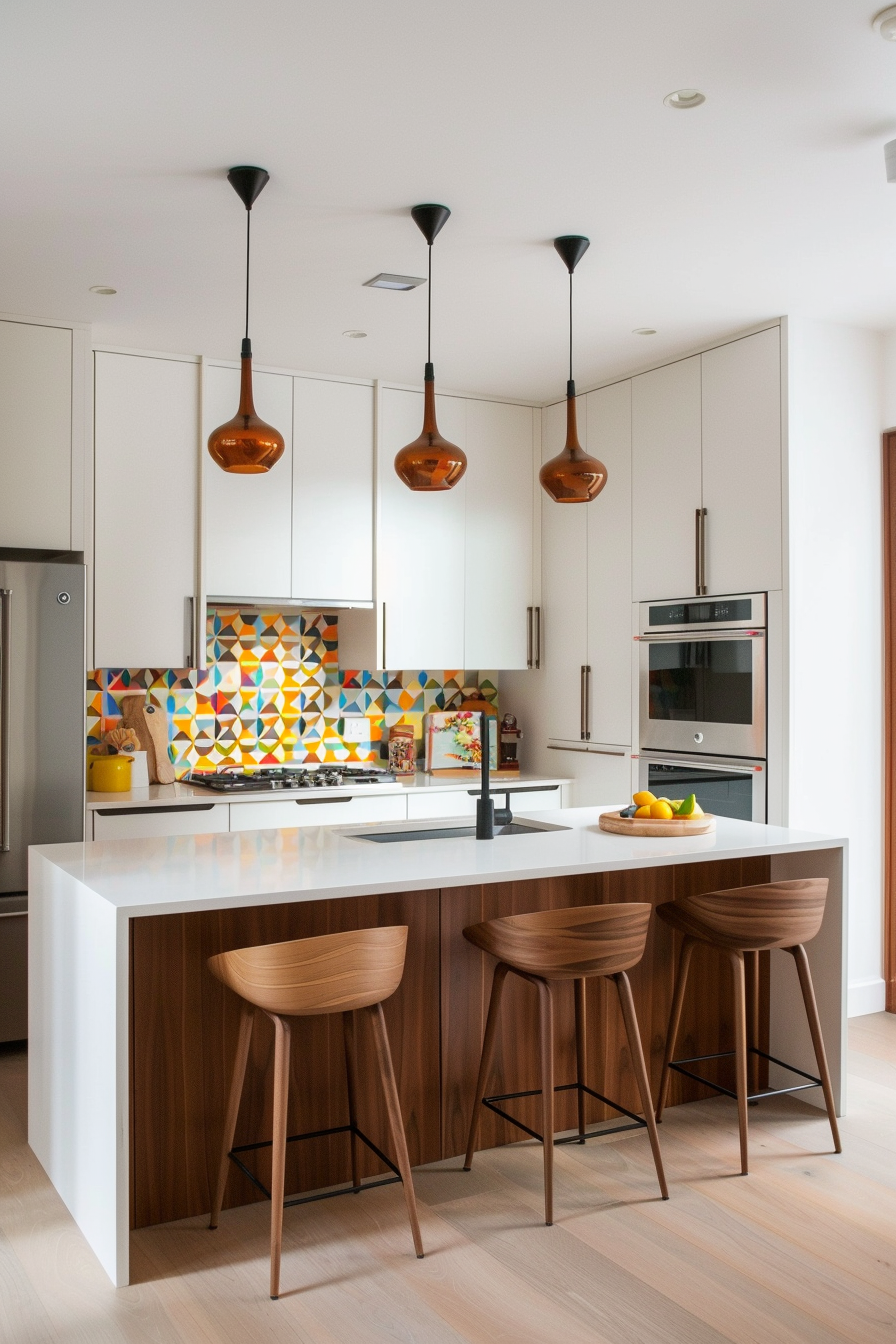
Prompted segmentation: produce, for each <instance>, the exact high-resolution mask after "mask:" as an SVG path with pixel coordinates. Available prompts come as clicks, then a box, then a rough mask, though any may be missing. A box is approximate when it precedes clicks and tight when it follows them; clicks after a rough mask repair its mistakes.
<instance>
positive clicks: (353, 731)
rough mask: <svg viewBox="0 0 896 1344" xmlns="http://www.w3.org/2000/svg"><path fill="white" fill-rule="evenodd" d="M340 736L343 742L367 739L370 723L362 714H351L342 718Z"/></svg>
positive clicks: (365, 740)
mask: <svg viewBox="0 0 896 1344" xmlns="http://www.w3.org/2000/svg"><path fill="white" fill-rule="evenodd" d="M342 738H343V741H344V742H367V741H369V739H370V725H369V724H368V722H367V720H366V718H365V717H364V715H363V714H353V715H351V716H347V717H346V718H344V719H343V720H342Z"/></svg>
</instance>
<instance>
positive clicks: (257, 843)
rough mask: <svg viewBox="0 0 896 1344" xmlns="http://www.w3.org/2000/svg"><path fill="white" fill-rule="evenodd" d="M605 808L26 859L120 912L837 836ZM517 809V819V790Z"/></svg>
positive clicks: (558, 872) (593, 865) (92, 847)
mask: <svg viewBox="0 0 896 1344" xmlns="http://www.w3.org/2000/svg"><path fill="white" fill-rule="evenodd" d="M617 806H618V805H617ZM607 810H609V807H608V806H604V807H580V808H567V809H563V810H558V811H552V812H538V813H537V815H536V816H535V817H533V818H532V824H533V825H539V826H542V825H547V826H556V827H563V828H565V829H562V830H547V829H546V830H539V831H537V832H536V833H535V834H532V835H511V836H497V837H496V838H495V839H494V840H491V841H487V840H476V839H475V838H472V837H470V838H451V839H445V840H415V841H413V842H410V843H398V844H383V843H376V842H372V841H369V840H364V839H362V838H361V837H362V836H363V835H364V834H365V833H368V834H369V833H370V832H383V831H388V832H395V831H399V830H408V831H414V830H420V829H423V828H425V829H427V830H432V829H435V828H436V827H449V828H450V827H454V826H458V825H464V824H467V823H466V822H464V821H461V820H459V819H455V820H451V821H440V822H429V823H422V822H395V823H391V824H389V823H378V824H368V825H355V826H311V827H301V828H293V829H288V830H259V831H242V832H227V833H224V834H220V835H190V836H171V837H162V838H154V839H146V840H107V841H97V842H93V843H76V844H66V845H42V846H37V847H35V848H33V849H32V850H31V855H32V866H34V865H35V863H37V862H38V861H39V860H42V859H46V860H48V861H49V862H50V863H52V864H53V865H55V866H56V867H57V868H60V869H62V870H63V871H64V872H65V873H67V874H68V875H69V876H70V877H72V878H74V879H75V880H76V881H78V882H79V883H81V884H82V885H83V886H84V887H86V888H88V889H89V890H90V891H91V892H93V893H95V895H96V896H98V897H99V898H100V899H101V900H102V901H103V902H104V903H106V904H108V905H109V906H112V907H114V908H115V909H116V910H118V911H119V912H120V913H121V914H122V915H123V916H124V917H125V918H133V917H138V916H142V915H161V914H178V913H184V912H186V911H191V910H208V909H226V908H228V907H233V906H247V905H253V904H261V903H265V904H275V903H277V902H286V901H311V900H321V899H326V898H331V899H338V898H340V897H346V896H370V895H380V894H382V893H385V892H390V891H415V890H426V889H428V888H432V887H440V886H442V887H449V886H450V887H459V886H473V885H476V884H478V883H481V882H522V881H527V880H530V879H533V878H548V877H566V876H571V875H574V874H580V873H602V872H611V871H613V870H617V869H623V868H650V867H653V866H655V865H667V864H677V863H693V862H699V861H700V860H719V859H739V858H746V857H750V856H752V855H760V854H762V855H765V854H768V855H772V854H781V855H783V854H788V853H792V852H805V851H807V850H815V849H818V850H827V849H832V848H835V847H840V846H841V845H844V844H845V841H844V840H842V839H831V838H829V837H827V836H821V835H815V834H813V833H812V832H809V831H795V830H789V829H787V828H785V827H782V826H761V825H758V824H757V823H755V822H750V821H735V820H732V819H730V818H727V817H719V818H717V821H716V830H715V831H714V832H711V833H710V834H708V835H697V836H690V837H687V838H681V839H677V838H676V839H672V840H663V839H652V838H647V839H639V838H637V837H634V836H632V837H629V836H621V835H611V834H608V833H607V832H605V831H601V830H600V829H599V828H598V817H599V815H600V813H601V812H603V811H607ZM514 816H515V817H516V819H517V820H523V819H525V816H526V814H525V804H524V803H523V801H522V799H520V806H519V809H518V811H515V812H514Z"/></svg>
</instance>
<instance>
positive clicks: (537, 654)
mask: <svg viewBox="0 0 896 1344" xmlns="http://www.w3.org/2000/svg"><path fill="white" fill-rule="evenodd" d="M540 667H541V607H536V608H535V671H536V672H537V671H538V670H539V669H540Z"/></svg>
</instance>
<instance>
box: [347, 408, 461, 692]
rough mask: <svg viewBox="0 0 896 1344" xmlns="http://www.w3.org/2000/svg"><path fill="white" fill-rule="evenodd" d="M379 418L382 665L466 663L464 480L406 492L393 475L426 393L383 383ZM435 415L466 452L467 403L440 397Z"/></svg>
mask: <svg viewBox="0 0 896 1344" xmlns="http://www.w3.org/2000/svg"><path fill="white" fill-rule="evenodd" d="M379 416H380V419H379V434H378V459H377V505H378V518H377V548H376V584H377V601H378V603H379V613H378V615H379V619H380V621H381V623H382V628H383V632H384V633H383V636H382V641H383V648H382V653H381V656H382V659H383V662H382V664H378V665H381V666H383V667H389V668H461V667H464V666H466V664H465V662H464V592H465V572H464V553H465V523H466V501H467V478H466V475H464V476H462V477H461V479H460V481H459V482H458V483H457V485H455V486H454V488H453V489H452V490H443V491H435V492H432V493H430V492H429V491H415V490H409V489H408V488H407V486H406V485H405V484H404V483H403V481H401V480H399V478H398V476H397V475H396V474H395V469H394V466H393V463H394V460H395V454H396V453H397V452H398V450H399V448H402V447H403V446H404V445H405V444H406V443H411V442H412V441H413V440H414V439H416V438H417V436H418V434H419V433H420V427H421V425H422V424H423V394H422V392H413V391H406V390H404V389H402V388H394V387H383V388H381V389H380V406H379ZM436 416H437V419H438V422H439V429H440V430H441V432H442V434H443V435H444V437H445V438H446V439H448V440H449V442H451V443H456V444H457V446H458V447H459V448H462V449H463V450H464V451H465V452H466V451H467V403H466V401H465V400H464V399H463V398H462V397H445V396H437V397H436ZM352 665H353V666H366V664H363V663H356V662H353V663H352Z"/></svg>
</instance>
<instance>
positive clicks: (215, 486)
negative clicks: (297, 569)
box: [201, 364, 293, 598]
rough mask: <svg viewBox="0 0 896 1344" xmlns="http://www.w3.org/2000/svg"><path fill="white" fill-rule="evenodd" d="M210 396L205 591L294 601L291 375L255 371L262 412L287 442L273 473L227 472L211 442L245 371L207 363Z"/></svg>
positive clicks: (233, 406) (205, 403) (205, 432)
mask: <svg viewBox="0 0 896 1344" xmlns="http://www.w3.org/2000/svg"><path fill="white" fill-rule="evenodd" d="M204 380H205V381H204V386H203V398H202V448H201V459H202V490H203V501H202V512H203V544H204V549H205V591H206V593H207V594H208V595H209V596H210V597H245V598H271V597H282V598H288V597H290V596H291V593H292V493H293V479H292V478H293V451H292V383H293V380H292V378H291V377H289V376H288V375H286V374H279V373H260V372H254V374H253V379H252V381H253V388H254V399H255V410H256V411H257V413H258V414H259V415H260V416H261V418H262V420H265V421H267V423H268V424H270V425H273V426H274V428H275V429H279V431H280V433H281V434H282V435H283V439H284V442H285V444H286V447H285V450H284V453H283V456H282V457H281V458H280V461H279V462H277V463H276V464H275V465H274V466H273V467H272V468H271V470H270V471H266V472H259V473H258V474H257V475H250V476H244V475H242V474H237V473H231V472H227V471H223V470H222V469H221V468H220V467H219V466H218V464H217V463H216V462H214V461H213V460H212V458H211V457H210V456H209V454H208V451H207V449H206V447H205V445H206V442H207V440H208V436H209V434H210V433H211V432H212V430H213V429H216V428H217V427H218V425H222V424H224V423H225V422H226V421H228V420H231V419H232V418H233V416H234V415H236V410H237V406H238V405H239V400H240V371H239V369H232V368H226V367H225V366H223V365H220V364H206V365H205V369H204Z"/></svg>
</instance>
